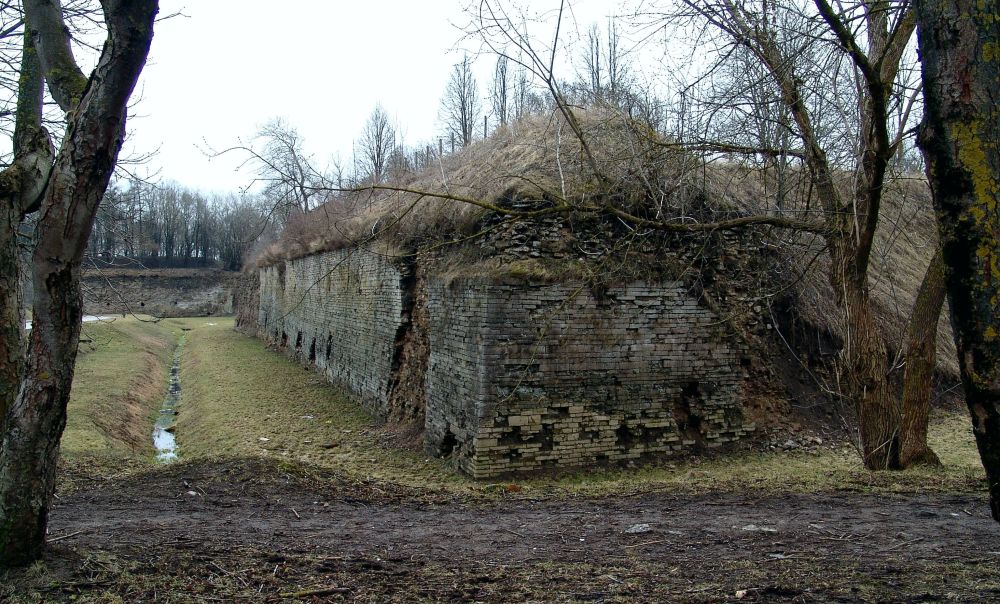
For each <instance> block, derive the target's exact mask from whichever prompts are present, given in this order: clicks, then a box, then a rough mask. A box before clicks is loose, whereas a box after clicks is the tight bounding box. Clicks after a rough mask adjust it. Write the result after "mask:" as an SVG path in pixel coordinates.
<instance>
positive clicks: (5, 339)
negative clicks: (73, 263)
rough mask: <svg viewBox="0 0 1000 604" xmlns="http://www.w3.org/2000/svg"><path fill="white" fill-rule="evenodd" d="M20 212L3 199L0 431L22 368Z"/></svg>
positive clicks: (0, 214)
mask: <svg viewBox="0 0 1000 604" xmlns="http://www.w3.org/2000/svg"><path fill="white" fill-rule="evenodd" d="M20 224H21V213H20V212H19V211H17V210H16V209H15V207H14V206H13V204H11V203H10V202H9V200H8V201H6V202H5V203H4V204H3V206H2V207H0V434H3V433H4V432H6V430H5V429H4V424H5V423H6V422H5V418H6V417H7V410H8V409H9V408H10V406H11V404H13V402H14V397H15V396H17V388H18V386H19V384H20V381H21V371H22V370H23V369H24V343H23V340H24V333H23V327H22V325H23V317H24V313H23V312H22V298H21V272H20V267H19V266H18V265H19V262H18V260H19V258H18V249H17V229H18V227H19V226H20Z"/></svg>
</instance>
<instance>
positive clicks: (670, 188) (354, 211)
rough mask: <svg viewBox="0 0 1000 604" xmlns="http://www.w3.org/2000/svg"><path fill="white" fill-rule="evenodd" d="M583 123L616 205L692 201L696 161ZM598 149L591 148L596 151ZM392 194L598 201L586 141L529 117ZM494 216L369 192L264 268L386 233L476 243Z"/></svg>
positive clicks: (603, 125)
mask: <svg viewBox="0 0 1000 604" xmlns="http://www.w3.org/2000/svg"><path fill="white" fill-rule="evenodd" d="M578 117H579V118H580V123H581V125H582V128H583V130H584V132H585V135H586V138H587V140H588V141H599V144H596V145H593V150H594V154H595V160H596V161H597V163H598V166H599V168H600V170H601V171H602V173H603V174H604V175H605V176H606V177H607V178H608V180H609V181H610V182H611V183H612V188H613V189H614V190H615V191H616V195H618V196H620V197H622V198H624V200H625V202H629V198H636V199H640V198H642V197H643V196H644V195H645V193H641V192H638V191H634V190H636V189H637V186H639V188H641V187H642V182H645V183H646V184H648V185H649V186H651V187H653V188H654V189H657V190H660V191H662V193H663V199H662V200H660V201H661V202H662V203H664V204H666V205H670V204H672V203H674V202H673V201H672V200H671V199H669V198H672V197H676V198H680V197H683V196H685V195H688V194H689V193H690V191H689V188H688V187H687V186H686V179H687V178H688V176H690V175H691V174H693V171H691V172H690V174H689V171H690V170H691V169H692V168H693V167H694V163H692V162H693V161H694V158H693V156H689V155H688V154H686V153H683V152H681V151H677V150H674V149H670V148H668V147H665V146H662V145H661V144H660V143H662V140H661V139H660V138H659V136H658V135H656V134H655V133H651V132H650V131H649V129H648V128H646V129H643V128H642V127H639V126H637V125H636V124H635V123H634V122H632V121H630V120H628V119H626V118H624V117H622V116H620V115H618V114H615V113H614V112H610V111H604V110H589V111H580V112H579V115H578ZM592 144H593V143H592ZM388 186H391V187H396V188H401V189H410V190H413V191H424V192H432V193H440V194H444V195H449V196H454V197H459V198H465V199H471V200H478V201H481V202H485V203H487V204H497V205H506V204H509V203H510V202H511V201H512V200H513V199H525V200H546V201H548V202H552V201H555V200H560V201H565V202H566V203H567V204H569V205H570V206H580V205H583V204H588V203H590V202H592V201H593V196H594V195H595V194H596V193H598V192H599V189H598V187H597V186H596V184H595V178H594V173H593V170H592V169H591V167H590V166H589V164H588V162H587V161H586V160H585V155H584V153H583V149H582V145H581V144H580V141H579V140H578V139H577V138H575V137H574V136H573V133H572V131H571V130H570V128H569V126H567V125H566V123H565V121H564V120H563V118H561V117H559V116H555V115H547V116H538V115H533V116H528V117H526V118H524V119H522V120H519V121H518V122H516V123H514V124H511V125H508V126H505V127H502V128H500V129H498V130H497V131H496V132H494V133H493V134H492V135H491V136H490V137H489V138H487V139H486V140H483V141H477V142H475V143H473V144H472V145H470V146H469V147H467V148H465V149H463V150H461V151H459V152H457V153H454V154H451V155H446V156H444V157H442V158H440V160H439V161H438V162H437V163H436V164H434V165H433V166H431V167H430V168H428V169H426V170H424V171H422V172H420V173H418V174H411V175H408V176H407V177H405V178H402V179H399V180H397V181H394V182H392V183H390V184H389V185H388ZM488 212H489V210H487V209H484V208H482V207H479V206H477V205H474V204H471V203H463V202H461V201H455V200H453V199H441V198H436V197H433V196H421V195H418V194H415V193H410V192H398V191H388V190H361V191H356V192H350V193H345V194H343V195H341V196H339V197H336V198H334V199H333V200H331V201H330V202H328V203H327V204H325V205H323V206H321V207H320V208H317V209H316V210H313V211H312V212H310V213H309V214H306V215H304V216H299V217H297V218H295V219H293V220H291V221H290V223H289V225H288V226H287V227H286V229H285V232H284V233H283V234H282V236H281V238H280V239H279V241H277V242H276V243H275V244H273V245H271V246H270V247H268V248H267V249H266V250H264V252H263V253H262V254H261V255H260V256H258V258H257V259H256V264H257V265H259V266H266V265H268V264H273V263H275V262H279V261H281V260H285V259H289V258H297V257H301V256H304V255H308V254H313V253H317V252H321V251H327V250H331V249H339V248H342V247H347V246H351V245H356V244H358V243H361V242H368V241H370V240H371V239H372V238H373V234H374V233H378V234H379V235H380V237H381V238H383V239H389V240H391V241H392V242H393V243H394V244H395V245H398V246H399V245H401V246H404V247H405V246H406V244H408V243H412V242H415V241H438V240H441V239H442V238H447V237H452V236H454V235H456V234H459V235H460V234H469V233H470V232H472V231H473V229H474V227H475V226H476V225H477V224H478V223H479V222H480V220H482V219H483V218H484V217H485V215H486V214H487V213H488Z"/></svg>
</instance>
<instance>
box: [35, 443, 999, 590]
mask: <svg viewBox="0 0 1000 604" xmlns="http://www.w3.org/2000/svg"><path fill="white" fill-rule="evenodd" d="M643 525H648V526H643ZM630 530H631V531H632V532H629V531H630ZM50 533H51V535H52V536H53V537H56V538H58V537H60V536H63V535H71V534H74V533H76V534H74V535H73V536H71V537H68V538H65V539H62V540H60V541H59V542H57V543H54V544H53V546H52V553H51V555H50V558H51V559H50V560H49V565H50V567H51V568H56V569H60V570H59V572H61V573H62V575H61V579H62V583H63V584H62V586H61V587H59V589H60V590H61V591H60V592H59V593H61V594H62V595H67V594H68V593H71V592H74V590H75V591H77V592H79V593H80V594H83V595H84V596H86V595H87V594H91V595H94V596H95V597H96V594H97V593H104V592H105V591H110V592H112V593H115V594H117V595H119V596H121V597H123V598H124V599H125V600H126V601H138V600H146V601H173V602H176V601H278V600H281V599H285V598H283V597H282V596H281V595H280V594H282V593H285V594H288V593H290V592H297V591H303V590H306V591H310V590H316V589H319V588H322V589H326V590H327V593H324V594H322V595H318V596H311V597H314V598H315V599H319V600H321V601H325V600H327V599H329V600H333V601H339V600H350V601H387V600H395V601H414V600H437V601H460V600H466V601H511V602H514V601H608V602H611V601H637V602H638V601H656V600H660V601H718V600H725V599H729V600H737V599H740V600H742V601H786V600H787V601H858V600H871V601H875V600H884V599H894V600H910V601H924V600H931V599H933V600H938V599H945V600H959V601H974V600H982V599H995V598H1000V570H998V568H1000V527H998V525H996V524H995V523H993V522H992V520H990V519H989V518H988V517H987V508H986V502H985V500H984V499H983V498H982V497H979V496H974V495H937V494H930V495H899V496H892V497H876V496H871V495H864V494H851V493H840V494H832V495H831V494H827V495H788V496H780V497H773V496H772V497H763V498H753V497H744V496H740V495H738V494H722V495H698V496H677V495H671V494H669V493H654V494H647V495H642V496H639V497H631V498H604V499H598V500H588V499H569V500H567V499H555V500H543V501H537V500H527V499H514V500H511V499H502V498H501V499H498V500H488V501H478V500H461V499H456V498H454V497H453V496H446V495H440V494H437V495H436V494H433V493H431V494H427V493H415V492H399V491H394V490H392V489H391V487H389V486H387V485H381V484H352V483H349V482H347V481H344V480H342V479H341V478H339V477H338V476H336V475H333V474H326V475H309V476H302V475H294V476H293V475H289V474H286V473H285V472H284V471H283V470H281V469H279V468H277V467H275V466H271V465H268V464H264V463H260V462H239V463H227V464H197V465H181V466H176V467H174V468H169V469H166V470H161V471H158V472H155V473H152V474H149V475H146V476H142V477H136V478H130V479H125V480H123V481H118V482H116V483H114V484H113V485H103V486H98V487H95V488H90V489H84V490H81V491H79V492H77V493H75V494H72V495H70V496H68V497H64V498H63V499H61V500H60V501H59V502H58V504H57V505H56V507H55V508H54V509H53V511H52V514H51V523H50ZM73 584H76V585H73ZM95 590H96V591H95ZM102 590H103V591H102ZM167 593H169V594H171V595H170V596H169V597H165V596H164V594H167ZM49 595H50V596H51V595H52V594H49ZM286 598H289V599H290V596H286Z"/></svg>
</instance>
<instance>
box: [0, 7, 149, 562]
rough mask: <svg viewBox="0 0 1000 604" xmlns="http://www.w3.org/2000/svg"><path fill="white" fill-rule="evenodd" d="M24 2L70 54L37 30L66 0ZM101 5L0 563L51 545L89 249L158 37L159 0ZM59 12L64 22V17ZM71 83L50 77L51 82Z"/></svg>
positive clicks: (60, 197) (62, 164) (3, 455)
mask: <svg viewBox="0 0 1000 604" xmlns="http://www.w3.org/2000/svg"><path fill="white" fill-rule="evenodd" d="M24 5H25V14H26V16H27V28H28V30H29V31H30V33H31V35H32V38H33V40H34V41H35V43H36V45H37V47H38V48H39V49H40V51H41V52H42V53H43V54H44V53H45V52H46V49H56V59H57V60H55V61H52V60H47V61H46V60H43V61H42V63H43V64H46V65H52V64H58V62H59V60H62V59H65V56H64V55H62V54H60V53H61V50H60V49H62V48H63V45H62V44H61V43H60V41H59V40H54V41H53V40H48V39H47V36H65V35H66V30H65V28H59V27H49V26H46V27H47V28H42V29H37V28H35V27H34V21H33V19H34V18H35V17H36V16H37V15H39V14H40V13H44V19H46V20H44V23H46V24H48V23H50V21H49V20H50V19H51V18H52V17H53V15H52V11H61V7H60V5H59V3H58V2H57V1H54V0H32V1H27V0H26V1H25V3H24ZM102 5H103V7H104V14H105V23H106V24H107V28H108V38H107V42H106V43H105V45H104V50H103V51H102V53H101V58H100V60H99V62H98V64H97V67H96V69H95V70H94V73H93V75H92V76H91V78H90V80H89V82H88V83H87V85H86V87H85V89H84V91H83V92H82V96H81V97H80V99H79V103H78V104H75V105H73V106H63V103H64V101H66V100H67V99H68V100H69V101H70V102H72V100H73V98H74V97H73V95H74V90H76V88H75V86H76V84H75V81H76V80H75V78H69V84H66V86H67V89H66V90H63V91H62V92H61V93H60V94H59V95H54V96H55V98H56V99H57V101H58V102H59V103H60V105H61V106H63V108H64V109H65V110H67V111H68V112H69V115H70V116H71V119H70V123H69V125H68V128H67V134H66V137H65V139H64V141H63V145H62V148H61V149H60V150H59V154H58V156H57V157H56V160H55V164H54V165H53V166H52V171H51V174H50V175H49V178H48V180H47V186H46V187H45V190H44V197H43V199H42V202H41V217H40V219H39V222H38V227H37V243H36V247H35V251H34V255H33V258H32V263H33V266H32V269H33V288H34V301H33V307H32V311H33V317H32V321H33V328H32V331H31V337H30V338H29V344H28V356H27V362H26V364H25V369H24V372H23V374H22V376H21V383H20V388H19V390H18V394H17V397H16V399H15V400H14V403H13V405H12V406H11V408H10V409H9V411H8V413H7V430H6V432H5V433H4V434H3V441H2V442H3V445H2V448H0V566H16V565H23V564H26V563H29V562H31V561H33V560H35V559H37V558H38V557H40V556H41V553H42V549H43V547H44V545H45V526H46V522H47V517H48V507H49V501H50V499H51V497H52V493H53V490H54V488H55V467H56V459H57V456H58V452H59V439H60V437H61V436H62V431H63V428H64V427H65V424H66V404H67V402H68V399H69V390H70V384H71V382H72V379H73V370H74V365H75V362H76V353H77V345H78V343H79V336H80V321H81V318H82V314H83V308H82V306H83V305H82V296H81V293H80V273H81V265H82V261H83V253H84V250H85V248H86V245H87V239H88V237H89V235H90V231H91V228H92V227H93V222H94V218H95V216H96V213H97V207H98V204H99V203H100V200H101V198H102V196H103V195H104V192H105V190H106V189H107V185H108V181H109V180H110V178H111V173H112V171H113V170H114V166H115V162H116V160H117V157H118V152H119V150H120V149H121V145H122V140H123V138H124V134H125V116H126V110H127V103H128V98H129V96H130V95H131V93H132V90H133V88H134V87H135V83H136V80H137V79H138V77H139V73H140V72H141V70H142V67H143V65H144V63H145V59H146V55H147V53H148V52H149V45H150V41H151V39H152V35H153V20H154V17H155V15H156V12H157V2H156V0H104V2H103V3H102ZM57 16H58V17H59V18H60V19H61V13H60V14H59V15H57ZM50 59H51V58H50ZM65 81H66V78H60V79H51V80H49V82H48V83H49V86H50V88H51V87H54V86H56V87H58V86H60V85H61V82H65Z"/></svg>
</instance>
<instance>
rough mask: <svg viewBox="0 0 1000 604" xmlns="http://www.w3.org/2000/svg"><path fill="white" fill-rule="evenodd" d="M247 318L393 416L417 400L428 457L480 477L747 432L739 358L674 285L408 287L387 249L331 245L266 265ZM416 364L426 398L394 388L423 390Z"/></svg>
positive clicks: (719, 327)
mask: <svg viewBox="0 0 1000 604" xmlns="http://www.w3.org/2000/svg"><path fill="white" fill-rule="evenodd" d="M245 281H247V282H248V283H252V280H246V279H245ZM253 285H254V286H257V284H253ZM417 290H419V292H420V295H414V292H415V291H417ZM247 297H248V296H242V297H241V296H239V295H237V300H238V301H239V300H241V298H247ZM249 297H253V296H252V294H251V295H250V296H249ZM415 306H416V307H418V308H416V309H415V308H414V307H415ZM415 311H416V312H415ZM237 312H238V313H239V312H240V309H237ZM257 316H258V324H257V326H256V330H254V329H252V328H250V331H251V332H253V331H256V332H257V333H258V334H259V335H260V336H261V337H263V338H265V339H266V340H268V341H269V342H271V343H272V344H274V345H276V346H278V347H280V348H283V349H284V350H286V351H287V352H288V353H289V354H291V355H292V356H294V357H296V358H298V359H299V360H301V361H303V362H306V363H312V364H314V365H315V367H316V368H317V370H318V371H320V372H321V373H323V374H324V375H325V376H326V377H327V378H328V379H330V380H331V381H332V382H334V383H339V384H341V385H343V386H346V387H347V388H349V389H350V390H351V391H352V392H353V393H354V394H355V395H357V396H358V397H359V398H360V399H361V400H362V402H363V403H364V404H365V405H366V406H367V407H368V408H369V409H370V410H371V411H372V412H373V413H374V414H376V415H377V416H378V417H380V418H382V419H385V418H389V417H393V416H394V415H396V414H395V413H394V412H393V410H392V409H390V408H389V404H390V403H389V401H390V400H392V401H400V400H407V399H409V398H421V397H420V396H419V395H421V394H422V395H423V397H422V402H421V405H420V407H421V408H424V406H425V417H424V428H425V432H424V435H425V443H426V446H427V448H428V450H429V451H430V452H432V453H434V454H437V455H451V456H452V457H453V458H454V460H455V461H456V463H457V465H458V467H459V468H460V469H462V470H463V471H465V472H467V473H469V474H471V475H472V476H475V477H491V476H497V475H501V474H506V473H510V472H520V471H532V470H539V469H543V468H550V467H568V466H585V465H590V464H595V463H602V462H628V461H642V460H647V459H650V458H655V457H658V456H662V455H665V454H669V453H670V452H674V451H678V450H681V449H684V448H690V447H701V446H707V447H711V446H716V445H718V444H721V443H725V442H729V441H733V440H736V439H738V438H740V437H741V436H743V435H745V434H746V433H747V432H748V431H750V430H752V429H753V426H752V425H750V424H749V423H748V422H747V421H746V420H745V419H744V414H743V410H742V407H741V404H740V401H741V395H742V387H743V384H742V380H743V371H742V369H741V366H740V357H741V351H740V350H739V348H738V346H737V344H736V343H735V341H734V339H733V338H732V337H730V335H728V333H727V331H726V328H725V326H724V324H723V323H722V322H721V321H720V320H719V318H718V317H717V316H715V315H714V314H713V313H712V312H711V311H709V310H708V309H706V308H705V307H703V306H701V305H699V304H698V302H697V301H696V300H695V298H693V297H692V296H690V295H689V294H688V292H687V289H686V287H685V286H684V285H683V284H682V283H680V282H661V283H646V282H638V283H631V284H628V285H624V286H617V287H616V286H612V287H610V288H607V289H602V291H600V292H599V293H595V292H593V291H591V290H590V289H589V288H588V287H586V286H583V285H580V284H554V285H553V284H547V285H501V284H496V283H491V282H489V281H488V280H486V279H485V278H484V279H461V280H457V281H451V282H446V281H444V280H443V279H441V278H437V277H434V276H425V277H423V278H422V279H420V280H419V281H418V280H417V279H415V278H413V277H412V269H411V268H407V267H403V268H400V267H399V266H397V265H396V264H394V263H392V262H390V261H389V260H387V259H385V258H384V257H382V256H378V255H376V254H372V253H368V252H361V251H353V252H347V251H342V250H341V251H334V252H326V253H323V254H317V255H314V256H309V257H306V258H301V259H297V260H292V261H288V262H286V263H284V264H282V265H277V266H272V267H268V268H263V269H261V270H260V271H259V310H258V315H257ZM413 316H423V317H425V318H424V319H422V320H420V321H411V320H410V319H411V317H413ZM415 323H418V324H426V326H425V328H424V329H422V330H421V338H422V339H423V340H425V341H426V342H427V344H426V345H423V346H416V347H414V346H411V345H409V344H405V343H406V342H407V337H408V336H407V331H408V330H409V329H410V328H411V326H412V325H413V324H415ZM243 329H244V330H247V327H246V326H244V327H243ZM404 349H407V350H426V352H425V353H424V354H425V355H426V358H423V359H416V358H415V357H416V356H418V355H415V354H402V353H401V351H402V350H404ZM417 362H420V364H419V365H417V369H418V370H419V371H421V372H424V376H423V377H424V379H423V380H422V383H423V389H424V390H423V392H422V393H415V394H414V395H412V396H411V395H409V393H402V396H401V393H398V392H397V393H393V392H391V390H392V387H393V385H394V384H406V385H407V387H409V388H411V389H412V388H413V384H419V383H421V380H419V379H412V378H411V379H406V380H402V381H400V380H399V379H398V375H399V374H400V372H406V371H409V372H410V373H412V372H413V370H414V367H411V366H410V365H411V364H413V363H417ZM403 365H405V366H403ZM424 367H426V369H425V368H424ZM400 387H403V386H400ZM393 404H396V405H398V404H400V403H398V402H393Z"/></svg>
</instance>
